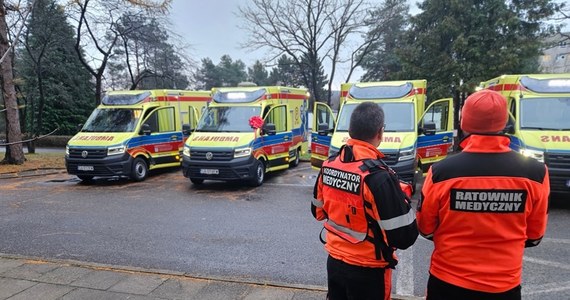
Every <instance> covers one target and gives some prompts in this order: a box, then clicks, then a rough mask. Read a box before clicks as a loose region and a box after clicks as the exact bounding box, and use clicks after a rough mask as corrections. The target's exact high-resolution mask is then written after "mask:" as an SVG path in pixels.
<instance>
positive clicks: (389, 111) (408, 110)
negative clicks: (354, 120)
mask: <svg viewBox="0 0 570 300" xmlns="http://www.w3.org/2000/svg"><path fill="white" fill-rule="evenodd" d="M357 105H358V103H350V104H345V105H343V106H342V108H341V110H340V113H339V118H338V124H337V126H336V131H347V132H348V126H349V125H350V116H351V115H352V112H353V111H354V108H356V106H357ZM378 105H379V106H380V107H382V109H384V123H385V124H386V127H385V128H384V131H385V132H407V131H414V123H415V122H414V120H415V117H414V105H413V104H412V103H394V102H391V103H390V102H388V103H378Z"/></svg>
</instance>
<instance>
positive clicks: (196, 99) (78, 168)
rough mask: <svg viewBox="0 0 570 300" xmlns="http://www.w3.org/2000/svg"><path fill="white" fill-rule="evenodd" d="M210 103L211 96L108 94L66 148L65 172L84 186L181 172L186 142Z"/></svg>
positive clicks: (199, 93)
mask: <svg viewBox="0 0 570 300" xmlns="http://www.w3.org/2000/svg"><path fill="white" fill-rule="evenodd" d="M210 99H211V94H210V91H185V90H133V91H112V92H108V93H107V94H106V95H105V97H104V98H103V99H102V100H101V104H100V105H99V106H98V107H97V108H95V110H94V111H93V112H92V113H91V115H90V116H89V118H88V119H87V122H86V123H85V124H84V125H82V128H81V130H80V131H79V132H78V133H77V134H76V135H75V136H74V137H73V138H71V139H70V140H69V142H68V143H67V147H66V153H65V165H66V168H67V172H68V173H69V174H71V175H75V176H77V177H79V179H81V180H82V181H89V180H92V179H93V177H95V176H101V177H114V176H120V177H122V176H125V177H130V178H131V179H132V180H134V181H142V180H144V179H145V178H146V177H147V176H148V172H149V170H153V169H158V168H164V167H176V166H178V167H179V166H180V163H181V160H182V158H181V152H182V146H183V144H184V141H185V140H186V138H187V137H188V136H189V135H190V133H191V130H192V129H193V128H195V127H196V125H197V122H198V119H199V117H200V115H201V112H202V110H203V109H204V108H205V107H206V104H207V103H208V102H209V101H210Z"/></svg>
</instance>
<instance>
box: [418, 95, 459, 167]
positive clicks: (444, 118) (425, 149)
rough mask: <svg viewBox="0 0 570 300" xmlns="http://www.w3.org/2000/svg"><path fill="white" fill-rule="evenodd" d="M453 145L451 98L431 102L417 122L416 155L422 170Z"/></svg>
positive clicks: (448, 150)
mask: <svg viewBox="0 0 570 300" xmlns="http://www.w3.org/2000/svg"><path fill="white" fill-rule="evenodd" d="M452 147H453V99H452V98H446V99H439V100H436V101H434V102H433V103H431V104H430V105H429V106H428V107H427V110H426V111H425V112H424V114H423V115H422V118H421V121H420V123H419V124H418V156H419V158H420V164H421V166H422V169H423V170H424V171H427V168H428V167H429V166H430V165H431V164H433V163H435V162H438V161H440V160H442V159H444V158H445V157H447V153H448V152H450V151H451V150H452Z"/></svg>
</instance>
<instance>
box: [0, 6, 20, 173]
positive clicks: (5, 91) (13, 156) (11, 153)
mask: <svg viewBox="0 0 570 300" xmlns="http://www.w3.org/2000/svg"><path fill="white" fill-rule="evenodd" d="M8 30H9V29H8V23H7V22H6V5H5V2H4V0H0V56H1V57H2V58H3V60H2V61H1V63H0V74H1V75H2V99H3V100H4V109H5V113H6V138H7V141H8V144H9V145H8V147H7V148H6V156H5V157H4V159H3V160H2V162H3V163H7V164H17V165H21V164H23V163H24V160H25V157H24V149H23V147H22V144H21V143H19V142H20V141H21V140H22V131H21V129H20V113H19V109H18V100H17V99H16V89H15V88H14V73H13V69H12V52H11V48H10V41H9V40H8Z"/></svg>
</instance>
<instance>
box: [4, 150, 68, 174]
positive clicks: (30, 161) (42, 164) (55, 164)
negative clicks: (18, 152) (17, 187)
mask: <svg viewBox="0 0 570 300" xmlns="http://www.w3.org/2000/svg"><path fill="white" fill-rule="evenodd" d="M0 155H2V157H1V158H2V159H4V156H5V153H1V154H0ZM24 157H25V158H26V161H25V162H24V163H23V164H21V165H8V164H0V173H13V172H22V171H26V170H36V169H64V168H65V158H64V154H62V153H33V154H30V153H26V154H24Z"/></svg>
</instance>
